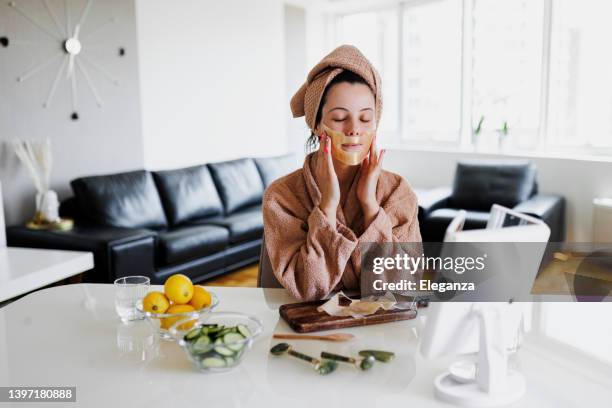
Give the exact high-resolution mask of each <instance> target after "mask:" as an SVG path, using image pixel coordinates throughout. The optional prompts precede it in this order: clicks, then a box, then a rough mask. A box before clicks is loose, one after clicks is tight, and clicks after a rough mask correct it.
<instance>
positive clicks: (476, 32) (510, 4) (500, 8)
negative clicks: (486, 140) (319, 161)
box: [471, 0, 544, 147]
mask: <svg viewBox="0 0 612 408" xmlns="http://www.w3.org/2000/svg"><path fill="white" fill-rule="evenodd" d="M543 8H544V7H543V1H541V0H474V1H473V3H472V27H473V28H472V44H473V48H472V57H471V60H472V74H471V75H472V124H473V125H474V126H475V127H476V126H477V124H478V122H479V121H480V119H481V118H483V122H482V131H483V136H482V137H490V136H491V134H495V132H497V131H500V130H501V129H503V128H504V124H506V125H507V127H508V129H509V132H510V134H511V135H512V136H513V138H512V139H513V141H514V143H515V144H518V145H520V146H521V147H535V146H536V145H537V137H538V131H539V127H540V95H541V71H542V32H543Z"/></svg>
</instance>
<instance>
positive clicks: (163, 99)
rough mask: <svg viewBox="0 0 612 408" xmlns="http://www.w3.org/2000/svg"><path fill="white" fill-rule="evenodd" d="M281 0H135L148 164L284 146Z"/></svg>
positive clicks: (275, 150) (279, 149)
mask: <svg viewBox="0 0 612 408" xmlns="http://www.w3.org/2000/svg"><path fill="white" fill-rule="evenodd" d="M283 13H284V9H283V3H282V2H281V1H280V0H258V1H251V0H224V1H217V0H181V1H180V7H179V4H177V2H168V1H161V0H136V14H137V24H138V44H139V55H140V89H141V100H142V120H143V134H144V151H145V165H146V167H148V168H152V169H161V168H172V167H180V166H185V165H191V164H199V163H205V162H212V161H219V160H225V159H231V158H237V157H244V156H267V155H274V154H282V153H285V152H287V150H288V147H287V146H288V143H287V135H286V129H287V127H286V123H287V122H286V116H285V112H286V105H287V104H288V103H289V101H288V100H287V99H286V93H285V55H284V53H285V49H284V27H283V18H284V15H283Z"/></svg>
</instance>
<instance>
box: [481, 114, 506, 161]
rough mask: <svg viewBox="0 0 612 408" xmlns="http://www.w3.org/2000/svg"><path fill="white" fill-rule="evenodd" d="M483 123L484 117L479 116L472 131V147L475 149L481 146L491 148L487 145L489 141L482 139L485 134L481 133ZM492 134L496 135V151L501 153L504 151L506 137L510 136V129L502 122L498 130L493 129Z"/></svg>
mask: <svg viewBox="0 0 612 408" xmlns="http://www.w3.org/2000/svg"><path fill="white" fill-rule="evenodd" d="M484 121H485V116H484V115H481V116H480V119H479V120H478V124H477V125H476V127H475V128H474V130H473V131H472V145H473V146H474V147H476V148H478V147H479V146H483V145H485V146H491V144H490V143H488V142H489V141H487V140H484V139H483V138H482V135H483V133H485V132H484V131H483V124H484ZM494 132H495V133H496V134H497V150H498V151H500V152H501V151H503V150H504V148H505V145H506V141H507V140H508V136H509V134H510V127H509V126H508V121H504V123H503V124H502V126H501V127H500V128H499V129H495V131H494ZM485 150H486V149H485Z"/></svg>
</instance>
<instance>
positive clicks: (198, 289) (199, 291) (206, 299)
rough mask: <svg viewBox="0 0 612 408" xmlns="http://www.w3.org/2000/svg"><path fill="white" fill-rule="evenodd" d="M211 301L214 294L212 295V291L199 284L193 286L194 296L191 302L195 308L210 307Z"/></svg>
mask: <svg viewBox="0 0 612 408" xmlns="http://www.w3.org/2000/svg"><path fill="white" fill-rule="evenodd" d="M211 303H212V296H211V295H210V292H208V291H207V290H206V289H204V288H203V287H202V286H199V285H198V286H194V287H193V297H192V298H191V300H190V301H189V304H190V305H191V306H193V307H194V309H195V310H200V309H203V308H205V307H208V306H210V304H211Z"/></svg>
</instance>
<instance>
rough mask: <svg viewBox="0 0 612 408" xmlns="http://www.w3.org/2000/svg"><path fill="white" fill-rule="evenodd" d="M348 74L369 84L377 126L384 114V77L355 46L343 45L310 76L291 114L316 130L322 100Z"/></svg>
mask: <svg viewBox="0 0 612 408" xmlns="http://www.w3.org/2000/svg"><path fill="white" fill-rule="evenodd" d="M344 70H349V71H352V72H354V73H355V74H357V75H359V76H361V77H362V78H363V79H365V81H366V82H367V83H368V85H369V86H370V88H371V89H372V92H373V93H374V98H375V101H376V123H377V124H378V123H379V121H380V115H381V113H382V93H381V86H382V84H381V80H380V75H378V71H376V68H374V66H372V64H371V63H370V61H368V60H367V58H366V57H364V56H363V54H362V53H361V52H360V51H359V50H358V49H357V48H356V47H354V46H352V45H341V46H340V47H338V48H336V49H335V50H333V51H332V52H331V53H329V54H328V55H326V56H325V57H324V58H323V59H322V60H321V61H320V62H319V63H318V64H317V65H315V66H314V68H313V69H311V70H310V72H309V73H308V77H307V78H306V82H305V83H304V84H303V85H302V86H301V87H300V89H298V91H297V92H296V93H295V95H293V98H291V112H292V113H293V117H294V118H299V117H300V116H305V117H306V124H307V125H308V127H310V129H312V130H314V128H315V120H316V116H317V111H318V110H319V104H320V103H321V97H322V96H323V92H324V91H325V88H326V87H327V85H328V84H329V83H330V82H331V80H332V79H334V77H335V76H336V75H338V74H339V73H341V72H342V71H344Z"/></svg>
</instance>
